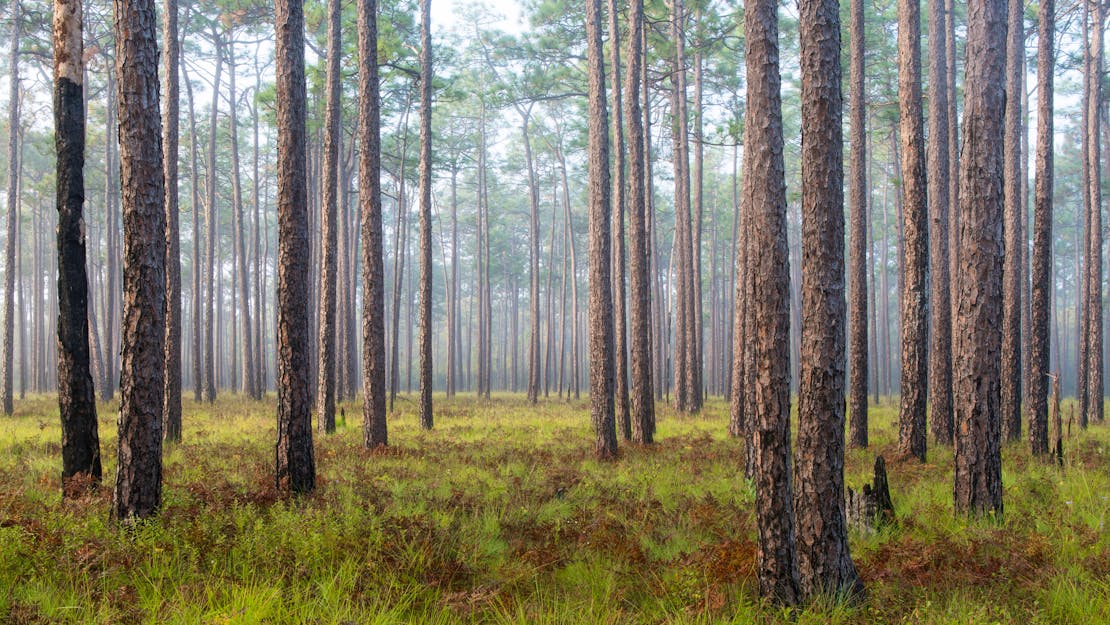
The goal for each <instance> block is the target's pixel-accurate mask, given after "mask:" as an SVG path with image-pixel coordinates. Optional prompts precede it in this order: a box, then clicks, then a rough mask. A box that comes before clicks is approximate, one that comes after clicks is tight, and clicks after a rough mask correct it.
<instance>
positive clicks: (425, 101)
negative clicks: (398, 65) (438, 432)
mask: <svg viewBox="0 0 1110 625" xmlns="http://www.w3.org/2000/svg"><path fill="white" fill-rule="evenodd" d="M421 6H422V9H421V20H420V42H421V45H420V338H419V341H420V427H422V428H424V429H425V430H430V429H432V424H433V417H432V55H433V51H432V0H423V2H422V3H421Z"/></svg>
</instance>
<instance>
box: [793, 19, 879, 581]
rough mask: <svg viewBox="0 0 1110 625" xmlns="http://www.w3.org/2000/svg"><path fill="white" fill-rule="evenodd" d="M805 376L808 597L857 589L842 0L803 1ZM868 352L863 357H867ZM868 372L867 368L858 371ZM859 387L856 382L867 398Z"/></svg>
mask: <svg viewBox="0 0 1110 625" xmlns="http://www.w3.org/2000/svg"><path fill="white" fill-rule="evenodd" d="M798 10H799V18H800V19H799V22H800V23H799V29H800V31H799V39H800V43H801V73H802V94H801V99H802V103H801V106H802V327H801V339H802V358H801V369H802V376H801V380H800V384H799V386H798V438H797V448H796V451H795V453H794V459H795V465H796V466H795V469H796V473H795V480H794V485H795V489H794V490H795V494H796V497H795V499H794V512H795V516H796V518H797V529H796V532H797V547H798V572H799V576H800V580H801V586H802V591H803V592H804V593H805V595H807V596H809V597H816V596H820V595H835V596H844V595H848V596H851V597H853V598H862V597H861V595H862V593H863V582H862V581H860V578H859V574H858V573H857V572H856V567H855V564H853V563H852V556H851V554H850V553H849V551H848V528H847V525H846V523H845V517H844V382H845V379H844V378H845V371H844V364H845V362H844V352H845V345H844V336H845V325H846V313H845V301H844V184H843V183H844V157H843V130H842V128H843V121H842V113H841V111H842V107H843V104H842V102H843V98H842V96H841V93H840V73H841V69H840V3H839V0H802V2H800V3H799V5H798ZM865 358H866V357H865ZM863 379H864V380H866V376H865V377H864V378H863ZM866 393H867V391H866V389H864V390H863V394H864V397H865V399H866Z"/></svg>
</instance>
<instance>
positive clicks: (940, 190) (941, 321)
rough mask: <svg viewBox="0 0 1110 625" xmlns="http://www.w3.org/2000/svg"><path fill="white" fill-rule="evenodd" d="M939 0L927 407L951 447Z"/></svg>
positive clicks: (933, 48)
mask: <svg viewBox="0 0 1110 625" xmlns="http://www.w3.org/2000/svg"><path fill="white" fill-rule="evenodd" d="M942 2H943V0H929V128H930V129H933V130H931V131H930V132H929V142H928V144H927V145H926V150H927V152H928V164H927V166H928V186H929V213H930V216H929V217H930V219H929V227H930V232H929V263H930V280H931V283H932V306H931V307H930V313H931V316H932V324H931V325H932V334H931V335H930V338H931V341H930V348H929V407H930V410H931V414H930V425H931V426H932V431H933V440H935V441H936V442H937V443H939V444H941V445H949V444H951V443H952V302H951V291H950V290H949V280H948V278H949V271H948V261H949V255H948V207H949V203H948V202H949V197H948V196H949V193H948V192H949V185H948V173H949V172H948V97H949V93H948V81H947V79H946V78H945V77H944V70H945V68H946V67H947V64H948V54H949V51H948V32H947V30H945V27H944V6H943V5H942V4H941V3H942Z"/></svg>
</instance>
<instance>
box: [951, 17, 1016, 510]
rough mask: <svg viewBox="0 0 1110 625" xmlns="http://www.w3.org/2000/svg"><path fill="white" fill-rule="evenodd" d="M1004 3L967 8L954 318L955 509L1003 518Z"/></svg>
mask: <svg viewBox="0 0 1110 625" xmlns="http://www.w3.org/2000/svg"><path fill="white" fill-rule="evenodd" d="M1006 5H1007V3H1006V1H1005V0H972V1H971V2H970V3H969V5H968V27H967V78H966V80H965V83H964V84H965V86H964V129H965V130H964V145H963V149H962V150H961V154H962V155H963V159H962V162H961V171H960V198H961V201H962V202H963V208H964V209H963V210H962V219H961V223H960V229H961V233H960V241H961V242H962V244H963V250H962V253H961V255H960V273H961V275H962V276H963V278H962V279H961V281H960V287H959V294H960V295H959V312H958V314H957V316H956V329H955V336H956V346H955V349H956V355H955V359H956V362H955V379H956V388H955V395H956V418H955V420H956V436H955V452H956V454H955V456H956V458H955V459H956V471H955V507H956V511H957V512H960V513H986V512H995V513H998V514H1001V512H1002V458H1001V453H1000V446H1001V443H1000V439H1001V423H1000V419H999V401H1000V392H1001V388H1000V385H1001V358H1000V356H1001V347H1002V323H1001V318H1002V260H1003V248H1004V242H1003V240H1002V216H1003V189H1002V186H1003V185H1002V182H1003V173H1002V168H1003V154H1002V152H1003V147H1002V139H1003V109H1004V107H1005V101H1006V92H1005V89H1004V86H1005V70H1006V48H1005V44H1006Z"/></svg>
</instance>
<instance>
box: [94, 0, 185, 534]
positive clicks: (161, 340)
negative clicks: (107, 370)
mask: <svg viewBox="0 0 1110 625" xmlns="http://www.w3.org/2000/svg"><path fill="white" fill-rule="evenodd" d="M115 15H116V21H115V37H116V73H117V75H118V83H117V85H118V88H119V91H118V103H119V138H120V141H119V145H120V160H119V162H120V184H121V187H120V188H121V191H122V195H121V198H122V210H123V232H124V235H123V248H124V249H123V258H124V263H123V292H124V299H123V325H122V329H123V333H122V336H121V342H122V348H121V368H120V369H121V370H120V408H119V455H118V458H119V460H118V462H119V464H118V466H117V469H116V488H115V494H114V497H113V500H112V503H113V505H112V515H113V517H114V518H115V519H117V520H119V521H128V520H130V519H133V518H146V517H149V516H151V515H153V514H154V513H155V512H156V511H157V510H158V508H159V506H160V505H161V503H162V416H163V415H162V410H163V406H164V399H165V360H164V354H165V351H164V350H165V340H166V336H165V331H166V328H165V315H166V308H165V307H166V292H165V291H166V274H165V270H166V245H165V233H166V213H165V201H166V197H165V187H164V180H165V179H164V176H163V171H162V167H163V158H162V120H161V117H160V115H159V105H158V89H159V85H158V24H157V14H156V10H155V2H154V0H116V1H115ZM80 310H81V311H82V312H84V306H82V307H81V308H80Z"/></svg>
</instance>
